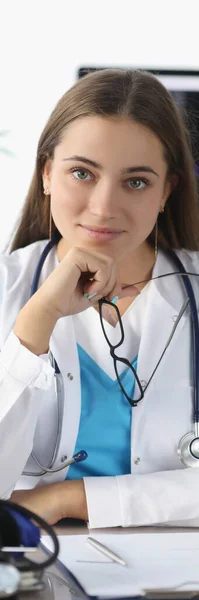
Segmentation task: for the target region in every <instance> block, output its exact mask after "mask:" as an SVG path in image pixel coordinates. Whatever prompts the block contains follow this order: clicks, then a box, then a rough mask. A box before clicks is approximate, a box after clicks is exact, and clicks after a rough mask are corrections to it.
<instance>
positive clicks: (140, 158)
mask: <svg viewBox="0 0 199 600" xmlns="http://www.w3.org/2000/svg"><path fill="white" fill-rule="evenodd" d="M198 231H199V229H198V193H197V184H196V179H195V175H194V162H193V157H192V153H191V145H190V140H189V135H188V132H187V130H186V126H185V124H184V123H183V120H182V117H181V115H180V112H179V109H178V108H177V107H176V105H175V104H174V102H173V100H172V98H171V96H170V94H169V93H168V92H167V90H166V89H165V88H164V87H163V86H162V85H161V83H160V82H159V81H158V80H157V79H156V78H155V77H154V76H152V75H150V74H149V73H146V72H139V71H132V70H127V71H122V70H121V71H120V70H109V69H107V70H103V71H99V72H95V73H93V74H90V75H88V76H86V77H85V78H83V79H81V80H80V81H78V83H76V84H75V85H74V86H73V87H72V88H71V89H70V90H69V91H68V92H67V93H66V94H65V95H64V96H63V98H62V99H61V100H60V101H59V102H58V104H57V106H56V107H55V109H54V111H53V113H52V115H51V117H50V118H49V120H48V122H47V125H46V127H45V129H44V131H43V133H42V135H41V138H40V140H39V144H38V152H37V160H36V168H35V173H34V175H33V179H32V183H31V186H30V190H29V193H28V196H27V199H26V203H25V206H24V210H23V214H22V217H21V221H20V223H19V226H18V229H17V231H16V233H15V237H14V240H13V242H12V247H11V253H10V255H4V256H2V257H1V259H0V269H1V282H2V284H1V290H2V298H1V363H0V368H1V380H0V381H1V383H0V386H1V409H0V419H1V422H0V433H1V465H2V473H1V482H0V491H1V496H2V497H11V498H12V499H13V500H15V501H17V502H19V503H21V504H23V505H24V506H27V507H29V508H31V509H32V510H34V511H35V512H37V513H39V514H41V515H43V516H44V517H45V518H46V519H48V520H49V522H51V523H55V522H56V521H57V520H58V519H60V518H62V517H65V516H68V517H72V518H75V517H76V518H80V519H84V520H88V521H89V526H90V527H107V526H118V525H122V526H129V525H150V524H155V523H171V524H174V523H180V524H184V525H187V524H189V523H193V524H195V523H197V524H198V523H199V505H198V501H197V497H198V491H199V470H197V469H193V468H191V467H189V466H188V468H186V467H185V464H184V463H183V462H182V461H180V460H179V456H178V453H177V448H178V444H179V440H180V439H181V438H182V437H183V436H184V435H185V434H186V433H187V432H190V431H193V414H192V409H193V398H192V386H193V373H192V361H191V360H190V356H191V329H190V312H189V306H188V305H187V301H186V300H187V296H186V292H185V288H184V285H183V281H182V277H180V276H179V275H172V276H171V275H170V276H168V273H176V272H179V269H178V268H176V264H174V262H173V259H172V257H171V255H170V251H171V250H172V249H173V250H175V252H176V255H177V256H178V258H180V260H181V263H183V265H184V268H185V269H186V271H188V272H189V273H193V274H196V275H197V274H198V270H199V269H198V267H199V255H198V249H199V240H198ZM49 238H50V239H52V241H53V243H52V244H50V246H49ZM47 246H48V253H47V255H46V257H45V260H44V262H43V265H42V268H41V271H40V274H39V278H38V281H37V282H36V284H35V281H34V285H33V288H32V292H34V293H33V295H32V296H31V284H32V281H33V278H34V274H35V271H36V269H37V266H38V261H39V259H40V257H41V254H42V252H43V251H44V249H45V248H46V247H47ZM163 275H164V277H160V276H163ZM166 275H167V276H166ZM191 282H192V286H193V289H194V294H195V297H196V301H197V303H198V298H199V287H198V286H199V282H198V278H197V277H194V276H193V277H191ZM30 296H31V297H30ZM102 299H104V301H102ZM182 307H183V308H182ZM181 309H182V311H181ZM99 312H100V315H99ZM120 315H121V320H120ZM100 319H101V321H100ZM118 319H119V320H118ZM176 319H177V321H176ZM121 321H122V325H123V327H124V334H125V335H124V341H123V343H121V344H120V342H122V331H121ZM171 333H172V339H170V338H171ZM112 347H115V353H116V355H117V357H119V358H120V359H122V360H120V361H119V360H117V361H116V363H115V365H116V371H115V367H114V360H113V356H114V355H113V351H112V349H111V348H112ZM165 349H166V350H165ZM110 350H111V354H110ZM52 357H53V359H52ZM50 359H51V362H50ZM54 359H55V361H56V362H53V360H54ZM125 361H126V362H125ZM56 365H58V367H59V370H60V376H59V382H58V386H59V389H60V394H59V409H58V404H57V400H56V395H55V388H54V372H55V367H56ZM56 369H57V367H56ZM133 370H134V371H133ZM116 375H117V377H116ZM151 376H152V377H151ZM138 377H139V379H138ZM136 400H137V402H136ZM136 404H137V405H136ZM57 440H58V441H57ZM81 449H84V450H86V451H87V453H88V457H87V459H86V460H85V461H84V462H82V463H80V464H78V463H77V464H73V465H71V466H70V468H69V469H67V468H64V469H62V470H59V471H58V470H57V469H60V467H61V466H63V465H65V463H66V459H67V458H70V457H71V456H72V455H74V453H75V452H78V451H80V450H81ZM32 451H33V452H32ZM196 463H197V460H196ZM197 464H198V463H197ZM194 466H195V464H194ZM45 467H47V468H48V467H49V468H50V469H51V468H53V469H54V470H55V472H54V473H53V472H51V473H49V472H47V473H45V471H46V468H45ZM24 471H25V473H26V474H25V475H23V476H22V477H21V475H22V472H24ZM32 474H34V475H35V474H36V475H37V476H33V475H32Z"/></svg>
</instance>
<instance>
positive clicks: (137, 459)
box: [134, 456, 140, 465]
mask: <svg viewBox="0 0 199 600" xmlns="http://www.w3.org/2000/svg"><path fill="white" fill-rule="evenodd" d="M139 464H140V457H139V456H136V457H135V458H134V465H139Z"/></svg>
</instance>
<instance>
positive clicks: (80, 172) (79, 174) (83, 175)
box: [72, 167, 91, 181]
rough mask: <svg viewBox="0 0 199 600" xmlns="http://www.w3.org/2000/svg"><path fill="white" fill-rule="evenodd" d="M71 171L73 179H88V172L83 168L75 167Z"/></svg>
mask: <svg viewBox="0 0 199 600" xmlns="http://www.w3.org/2000/svg"><path fill="white" fill-rule="evenodd" d="M72 173H73V174H74V177H75V179H79V181H88V179H87V178H88V177H90V178H91V175H90V173H88V171H86V170H85V169H78V168H77V167H76V168H74V169H72Z"/></svg>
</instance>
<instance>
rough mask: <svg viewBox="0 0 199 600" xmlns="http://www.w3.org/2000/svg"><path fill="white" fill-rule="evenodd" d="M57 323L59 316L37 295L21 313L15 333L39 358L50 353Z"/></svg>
mask: <svg viewBox="0 0 199 600" xmlns="http://www.w3.org/2000/svg"><path fill="white" fill-rule="evenodd" d="M56 322H57V316H56V315H55V314H54V313H53V312H51V311H50V310H49V309H47V307H46V306H45V305H44V304H43V303H42V300H41V298H40V295H39V294H38V295H37V294H35V295H34V296H33V297H32V298H31V299H30V300H29V301H28V302H27V304H25V306H24V307H23V308H22V310H21V311H20V313H19V315H18V317H17V320H16V323H15V326H14V330H13V331H14V333H15V335H16V336H17V337H18V338H19V340H20V342H21V344H23V346H25V347H26V348H28V350H30V351H31V352H33V353H34V354H37V355H38V356H39V355H40V354H45V353H46V352H48V348H49V340H50V336H51V334H52V332H53V329H54V327H55V325H56Z"/></svg>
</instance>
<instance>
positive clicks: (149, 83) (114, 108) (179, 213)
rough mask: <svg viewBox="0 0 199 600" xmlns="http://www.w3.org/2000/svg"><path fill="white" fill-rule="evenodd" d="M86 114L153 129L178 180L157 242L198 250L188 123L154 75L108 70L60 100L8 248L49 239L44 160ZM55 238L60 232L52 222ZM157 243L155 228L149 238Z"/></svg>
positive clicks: (198, 218)
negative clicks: (117, 118) (124, 119)
mask: <svg viewBox="0 0 199 600" xmlns="http://www.w3.org/2000/svg"><path fill="white" fill-rule="evenodd" d="M88 115H100V116H104V117H106V116H111V115H118V116H126V117H129V118H131V119H133V120H134V121H136V122H138V123H140V124H142V125H144V126H145V127H147V128H149V129H150V130H151V131H152V132H153V133H154V134H155V135H156V136H157V137H158V138H159V140H160V141H161V143H162V145H163V148H164V155H165V159H166V161H167V165H168V176H169V175H171V174H176V175H177V176H178V183H177V185H176V187H175V188H174V189H173V191H172V192H171V194H170V196H169V198H168V200H167V202H166V206H165V211H164V213H163V214H161V215H160V216H159V227H158V231H159V233H158V242H159V245H160V246H162V247H163V248H165V249H166V248H186V249H188V250H198V249H199V216H198V214H199V198H198V186H197V180H196V175H195V173H194V159H193V154H192V148H191V141H190V134H189V132H188V126H187V124H186V121H185V120H184V118H183V116H182V114H181V110H180V109H179V108H178V106H177V105H176V104H175V102H174V100H173V98H172V96H171V94H170V93H169V92H168V91H167V90H166V88H165V87H164V86H163V85H162V84H161V83H160V81H159V80H158V79H157V78H156V77H155V76H154V75H152V74H151V73H148V72H147V71H139V70H132V69H128V70H120V69H104V70H100V71H96V72H94V73H91V74H89V75H86V76H85V77H83V78H82V79H80V80H79V81H78V82H77V83H76V84H75V85H74V86H73V87H72V88H71V89H70V90H69V91H67V92H66V93H65V94H64V96H63V97H62V98H61V99H60V100H59V102H58V104H57V105H56V107H55V109H54V110H53V112H52V114H51V116H50V118H49V119H48V121H47V124H46V126H45V128H44V130H43V132H42V134H41V137H40V139H39V143H38V149H37V157H36V165H35V171H34V174H33V178H32V181H31V184H30V188H29V191H28V194H27V197H26V200H25V203H24V207H23V210H22V215H21V218H20V220H19V222H18V226H17V229H16V233H15V235H14V239H13V241H12V245H11V249H10V252H13V251H14V250H16V249H17V248H22V247H24V246H27V245H28V244H31V243H32V242H35V241H37V240H42V239H47V238H48V237H49V209H50V202H49V197H46V196H45V195H44V192H43V181H42V173H43V169H44V165H45V162H46V159H47V158H48V157H50V158H53V154H54V150H55V147H56V146H57V145H58V144H59V143H60V141H61V139H62V136H63V134H64V133H65V130H66V128H67V125H68V123H70V122H71V121H73V120H74V119H77V118H78V117H82V116H88ZM52 234H53V237H54V239H55V240H56V241H58V240H59V239H60V238H61V234H60V233H59V231H58V229H57V228H56V226H55V224H54V223H53V228H52ZM148 242H149V244H150V245H154V230H153V231H152V232H151V234H150V236H149V237H148Z"/></svg>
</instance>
